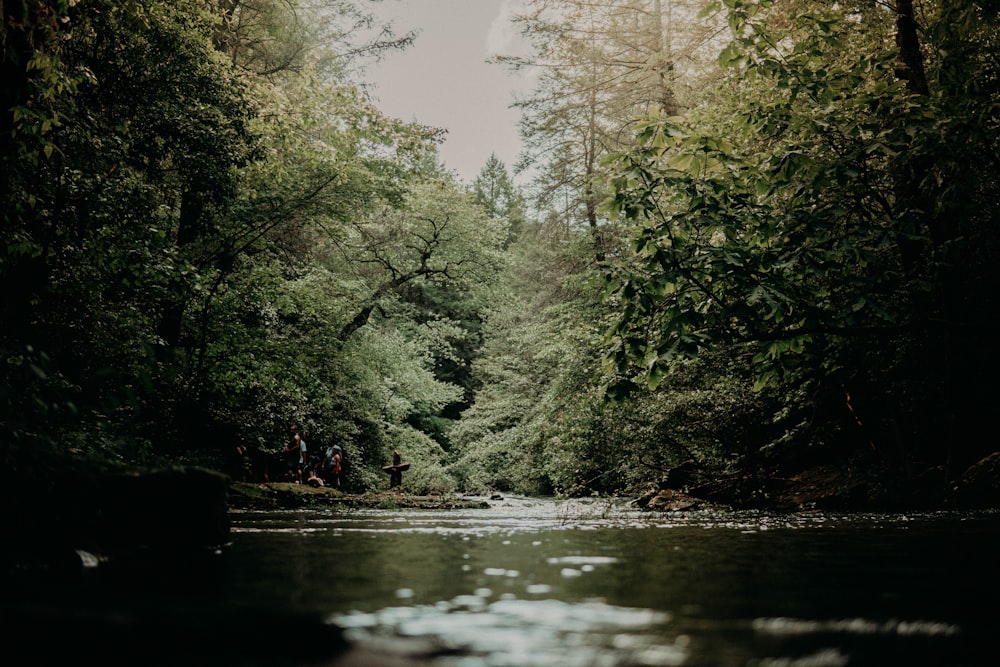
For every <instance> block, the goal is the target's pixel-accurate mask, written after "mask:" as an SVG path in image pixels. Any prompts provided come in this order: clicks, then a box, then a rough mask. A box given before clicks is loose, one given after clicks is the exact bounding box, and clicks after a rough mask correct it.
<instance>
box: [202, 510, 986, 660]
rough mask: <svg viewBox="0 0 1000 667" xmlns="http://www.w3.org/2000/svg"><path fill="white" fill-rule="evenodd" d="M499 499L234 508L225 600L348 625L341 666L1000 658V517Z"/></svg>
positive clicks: (221, 581)
mask: <svg viewBox="0 0 1000 667" xmlns="http://www.w3.org/2000/svg"><path fill="white" fill-rule="evenodd" d="M489 505H490V507H489V508H484V509H475V510H443V511H432V510H343V509H323V510H316V509H310V510H301V511H281V512H252V511H246V512H239V511H237V512H233V513H232V515H231V519H232V544H231V546H230V549H229V553H228V556H227V566H226V567H225V569H224V570H223V571H222V573H221V575H220V576H219V578H218V580H217V581H216V582H215V584H214V585H213V587H212V600H213V603H212V604H213V606H214V608H217V609H222V610H225V611H226V613H233V614H237V615H238V614H240V613H243V612H245V611H249V610H259V609H262V608H265V609H268V610H269V612H271V613H274V614H288V615H291V616H296V615H303V616H308V615H311V616H319V617H321V618H323V619H324V621H325V622H326V623H328V624H331V625H333V626H336V627H339V628H343V629H344V632H345V634H346V637H347V638H348V639H349V640H350V641H351V643H352V646H353V647H354V649H353V650H351V651H350V652H348V653H346V654H341V655H340V656H339V657H337V658H331V659H330V660H329V661H325V662H323V664H330V665H351V666H353V665H376V664H385V665H412V664H432V665H440V666H447V667H533V666H538V667H553V666H555V667H619V666H622V667H624V666H650V667H652V666H672V665H685V666H689V667H697V666H708V665H712V666H716V665H725V666H728V665H734V666H737V665H738V666H744V665H745V666H751V665H752V666H760V667H764V666H767V667H786V666H787V667H792V666H798V667H826V666H830V667H833V666H840V665H880V666H881V665H934V666H942V665H956V666H958V665H961V666H973V665H996V664H1000V624H998V622H997V618H998V610H1000V606H998V605H1000V567H998V566H1000V559H998V556H1000V546H998V539H997V538H998V535H1000V532H998V528H1000V515H998V514H995V513H979V514H952V513H940V514H939V513H934V514H911V515H896V514H872V515H849V516H841V515H835V514H824V513H820V512H810V513H801V514H791V515H789V514H781V515H769V514H764V513H752V512H748V513H720V512H707V511H704V512H687V513H677V514H658V513H648V512H643V511H640V510H636V509H634V508H631V507H630V506H628V505H626V504H624V503H615V502H611V501H606V500H600V499H589V500H570V501H555V500H535V499H525V498H507V499H503V500H495V501H489ZM283 640H284V639H283ZM288 641H290V642H294V641H308V639H302V638H299V639H294V640H293V639H288ZM293 662H294V661H292V660H291V659H289V662H288V664H293Z"/></svg>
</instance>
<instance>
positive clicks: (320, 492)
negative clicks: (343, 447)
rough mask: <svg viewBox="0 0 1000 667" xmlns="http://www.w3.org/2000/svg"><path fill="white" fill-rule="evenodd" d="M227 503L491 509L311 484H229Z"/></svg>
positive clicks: (451, 499) (441, 498)
mask: <svg viewBox="0 0 1000 667" xmlns="http://www.w3.org/2000/svg"><path fill="white" fill-rule="evenodd" d="M228 504H229V507H230V508H232V509H243V510H245V509H257V510H268V509H291V508H297V507H346V508H371V509H435V510H441V509H479V508H487V507H489V504H488V503H485V502H483V501H482V500H475V499H470V498H462V497H460V496H453V495H433V496H417V495H412V494H409V493H406V492H405V491H400V490H391V491H368V492H366V493H344V492H342V491H338V490H337V489H331V488H328V487H322V486H321V487H313V486H309V485H308V484H291V483H288V482H269V483H262V484H250V483H245V482H233V483H231V484H230V485H229V494H228Z"/></svg>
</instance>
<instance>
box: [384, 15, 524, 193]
mask: <svg viewBox="0 0 1000 667" xmlns="http://www.w3.org/2000/svg"><path fill="white" fill-rule="evenodd" d="M519 4H520V0H385V1H384V2H383V3H382V5H381V6H380V7H379V9H378V13H379V14H380V15H381V16H383V17H385V18H392V19H393V26H394V28H395V32H396V33H397V34H403V33H405V32H407V31H408V30H411V29H413V30H418V31H419V34H418V35H417V38H416V41H415V42H414V44H413V45H412V46H410V47H409V48H408V49H405V50H403V51H399V52H395V53H390V54H388V55H387V56H386V57H385V59H384V60H383V61H382V62H381V63H378V64H375V65H372V66H371V67H370V69H369V70H368V72H367V74H366V76H365V79H366V81H368V82H370V83H373V84H375V87H374V88H373V89H372V91H371V92H372V95H373V96H374V97H375V100H376V105H377V106H378V107H379V108H380V109H381V110H382V111H383V112H384V113H386V114H388V115H390V116H394V117H396V118H399V119H401V120H404V121H416V122H419V123H422V124H424V125H431V126H434V127H440V128H444V129H446V130H448V133H447V135H445V142H444V144H442V145H441V146H440V154H441V159H442V161H443V162H444V163H445V166H446V167H447V168H448V169H449V170H451V171H454V172H456V173H457V174H458V176H459V178H461V179H462V180H463V181H466V182H468V183H471V182H472V181H473V180H474V179H475V177H476V175H477V174H478V173H479V170H480V169H482V167H483V165H485V164H486V160H488V159H489V157H490V154H491V153H495V154H496V156H497V158H499V159H500V160H501V161H503V162H504V164H506V165H507V168H508V170H510V171H511V173H513V167H514V163H515V161H516V160H517V156H518V152H519V151H520V148H521V143H520V139H519V137H518V130H517V122H518V113H517V111H516V110H514V109H511V108H509V107H510V104H511V103H512V102H513V101H514V95H515V91H517V90H523V89H524V88H525V86H526V85H527V84H526V83H525V80H524V79H523V78H522V79H518V78H516V77H515V76H514V75H512V74H510V73H509V72H508V71H507V70H506V69H505V68H504V67H502V66H500V65H491V64H489V63H487V62H486V60H487V58H489V57H490V56H491V55H495V54H497V53H504V54H509V53H511V52H512V51H513V50H514V49H515V48H516V46H515V45H516V43H517V34H516V29H515V28H514V27H513V26H512V25H511V24H510V22H509V21H508V20H507V18H508V17H509V16H510V15H511V13H512V12H513V10H514V8H515V7H516V6H517V5H519Z"/></svg>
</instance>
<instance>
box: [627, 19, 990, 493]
mask: <svg viewBox="0 0 1000 667" xmlns="http://www.w3.org/2000/svg"><path fill="white" fill-rule="evenodd" d="M725 4H726V7H727V12H728V20H729V22H730V25H731V26H732V28H733V33H734V36H735V39H734V42H733V44H732V45H730V46H729V47H727V48H726V49H725V50H723V52H722V54H721V56H720V62H721V63H722V64H724V65H728V66H730V67H731V68H732V69H731V78H730V80H729V82H728V83H727V87H729V88H731V89H732V91H733V93H734V94H733V96H732V97H730V98H729V101H728V103H727V104H725V105H723V106H722V107H721V108H715V109H711V108H706V109H705V110H704V111H700V112H698V113H692V114H691V115H690V116H689V118H688V119H687V121H686V122H679V121H678V120H676V119H673V120H672V119H665V118H655V119H652V120H650V121H649V122H647V123H646V124H645V125H642V126H640V128H639V133H638V136H637V142H636V146H635V147H634V148H633V149H632V150H630V151H629V152H628V153H627V154H625V155H624V156H622V158H621V159H620V160H619V161H618V165H617V169H616V172H615V175H614V177H613V188H614V193H615V194H614V198H613V210H614V211H615V212H618V213H620V214H622V215H624V216H625V218H626V219H628V220H630V221H631V222H632V224H633V227H632V233H631V236H632V244H633V249H634V255H633V261H632V262H631V263H630V265H629V266H626V267H622V268H621V269H615V270H612V271H611V272H610V274H609V281H610V282H609V287H610V294H611V297H612V299H613V300H614V303H616V304H618V305H619V307H620V308H621V317H620V318H619V321H618V324H617V325H616V326H615V327H614V328H613V331H612V348H611V356H612V358H613V359H614V361H615V363H616V364H617V368H618V371H619V372H620V373H622V375H623V376H624V378H625V381H624V382H623V383H621V384H619V385H617V386H616V387H614V388H613V390H612V393H613V394H619V392H620V391H621V390H626V389H627V388H628V387H629V385H630V383H631V381H632V380H635V379H639V378H641V379H642V381H643V382H644V383H645V384H646V385H647V386H649V387H656V386H657V385H658V384H659V383H660V382H661V381H663V379H664V378H665V377H669V375H670V374H671V373H673V372H674V369H675V364H676V363H677V362H676V360H677V359H682V358H685V357H690V356H692V355H698V354H702V353H704V352H705V351H716V352H720V351H721V352H724V353H727V354H729V355H731V356H732V357H733V358H734V359H735V358H740V357H743V356H745V355H747V354H752V355H753V367H754V368H755V370H756V373H757V378H758V386H771V387H775V388H777V389H779V390H780V391H782V392H783V393H784V394H785V396H786V405H785V410H784V411H783V413H782V419H783V420H784V422H783V423H784V425H785V429H786V433H785V434H784V435H779V436H778V437H771V438H768V437H764V438H762V439H761V440H760V441H759V442H758V444H757V446H755V448H754V450H755V451H757V450H758V449H760V448H762V447H767V446H769V445H775V444H778V443H786V442H787V443H791V444H794V445H795V447H797V448H800V449H804V448H807V447H808V446H809V445H813V446H815V445H816V444H817V443H818V444H823V443H826V444H827V445H830V446H836V447H837V448H838V451H839V452H841V453H848V454H850V453H857V452H864V451H869V452H871V451H874V452H875V453H877V454H878V455H879V457H880V459H881V460H882V461H883V462H885V463H888V464H889V465H891V466H892V467H894V468H896V469H898V470H900V471H901V472H902V473H903V474H904V475H905V474H906V471H907V470H909V466H910V465H911V464H912V463H914V462H916V461H923V462H931V463H932V464H943V465H957V466H958V467H959V468H961V467H962V466H964V465H966V464H968V463H970V462H971V461H973V460H975V459H976V457H978V456H979V455H981V454H982V453H983V448H981V447H978V446H975V445H972V444H970V443H972V442H974V438H972V437H971V429H974V428H978V426H974V425H975V424H977V423H978V422H979V418H978V417H977V416H976V415H977V414H980V412H979V411H980V410H981V407H982V402H981V399H980V398H979V394H978V392H976V391H970V389H971V387H974V386H978V385H979V384H980V382H981V381H982V380H983V378H984V375H983V374H984V373H986V374H990V373H992V372H993V371H992V370H991V365H990V364H983V363H982V357H981V355H979V354H978V353H975V352H973V351H974V350H977V349H981V345H982V344H983V343H985V340H986V339H985V337H984V336H986V335H987V334H986V331H987V330H988V328H987V326H988V325H986V321H987V317H988V315H987V313H988V312H989V311H990V310H991V309H992V308H993V298H992V297H991V296H990V294H989V292H988V291H983V290H982V287H983V286H985V285H995V284H996V278H997V276H996V272H995V270H993V269H992V268H991V265H992V264H991V262H990V261H989V260H988V259H987V257H988V256H990V255H991V254H992V253H993V252H994V250H995V248H996V242H997V237H996V235H995V234H994V233H993V232H992V231H990V230H991V229H993V228H994V225H993V221H994V218H995V215H996V208H995V204H994V200H993V199H991V195H989V194H988V193H992V192H994V191H995V188H996V185H997V182H996V179H995V178H994V175H993V173H992V170H984V169H979V168H976V167H973V168H971V169H970V168H968V165H970V164H971V163H972V160H971V156H972V155H975V154H981V153H982V151H984V150H985V151H986V154H990V155H992V154H994V153H995V145H996V138H995V136H991V135H990V132H989V130H988V121H986V116H984V114H983V110H984V109H985V108H986V107H988V106H989V105H990V104H992V103H993V102H992V100H995V92H994V91H995V90H996V87H995V83H996V75H995V72H996V70H995V69H994V68H993V67H992V66H991V64H990V63H991V62H992V56H991V55H988V54H990V53H992V52H991V50H990V49H991V45H992V44H993V43H994V41H995V39H996V35H997V31H996V28H997V25H996V22H995V17H994V16H992V14H989V13H988V12H984V11H983V10H982V8H981V7H979V6H977V5H976V4H975V3H970V4H968V5H966V6H963V7H961V8H958V7H956V6H954V5H952V4H949V3H936V2H926V3H920V6H921V9H922V10H923V11H922V13H920V14H919V16H922V17H923V19H922V20H923V21H925V23H924V25H922V26H921V28H922V29H921V30H920V31H919V34H923V35H925V37H924V40H925V42H924V43H919V42H918V43H915V42H914V41H913V40H915V39H916V37H917V34H918V33H917V32H916V31H915V30H914V29H913V28H914V26H915V25H916V24H915V23H914V22H915V21H916V20H917V16H918V15H917V14H915V13H914V12H913V11H912V9H913V7H912V5H910V4H909V3H899V4H898V5H897V6H896V7H895V8H893V9H892V13H891V14H887V10H886V9H885V8H881V7H876V6H873V5H871V6H870V5H868V4H865V3H858V4H857V5H856V6H848V7H843V8H840V9H836V8H829V7H823V6H821V5H819V4H816V3H797V4H796V5H795V7H794V8H792V7H786V6H784V5H781V4H773V5H772V3H744V2H739V1H737V0H733V1H729V2H726V3H725ZM887 18H888V19H897V20H896V21H894V22H887V21H886V19H887ZM887 28H888V29H891V30H892V32H891V33H890V32H888V31H887ZM893 37H895V40H896V43H897V44H899V48H897V49H887V48H886V44H887V43H891V41H892V38H893ZM959 44H961V46H959ZM955 49H958V52H957V53H958V54H959V55H956V51H955ZM923 54H942V55H943V57H942V58H941V59H938V58H930V59H927V58H926V56H924V55H923ZM921 59H923V63H922V65H921V63H920V60H921ZM921 68H922V69H923V71H924V75H923V76H920V74H919V70H920V69H921ZM923 78H926V81H927V88H926V89H924V86H923V84H922V83H921V80H922V79H923ZM963 156H964V157H963ZM962 163H965V164H966V166H967V167H966V168H965V169H961V168H959V166H958V165H959V164H962ZM945 221H947V222H945ZM973 239H975V240H974V241H973ZM959 257H961V258H962V259H959ZM959 348H961V349H963V350H968V351H970V354H960V353H957V349H959ZM974 359H975V360H974ZM802 387H804V388H807V392H808V393H807V394H803V393H801V392H798V393H797V392H796V389H797V388H802ZM807 415H808V419H807V418H806V416H807ZM958 415H961V417H959V418H957V419H956V417H957V416H958ZM797 425H808V429H804V428H800V427H799V426H797Z"/></svg>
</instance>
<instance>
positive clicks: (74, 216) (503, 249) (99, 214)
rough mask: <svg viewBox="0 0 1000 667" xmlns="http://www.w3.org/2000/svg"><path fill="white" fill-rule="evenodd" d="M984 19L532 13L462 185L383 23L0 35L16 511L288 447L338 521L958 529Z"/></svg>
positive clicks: (346, 5) (144, 17)
mask: <svg viewBox="0 0 1000 667" xmlns="http://www.w3.org/2000/svg"><path fill="white" fill-rule="evenodd" d="M998 12H1000V3H998V2H996V0H981V1H979V2H971V1H962V0H853V1H851V0H848V1H845V2H836V3H832V2H828V1H826V0H723V1H722V2H718V1H717V2H707V1H705V0H702V1H699V0H624V1H614V2H612V1H611V0H599V1H596V2H595V1H593V0H587V1H586V2H584V1H583V0H528V1H526V2H525V3H524V10H523V12H522V13H521V14H520V15H518V16H517V18H516V23H517V27H518V28H519V29H520V31H521V34H522V35H523V36H524V38H525V40H526V42H527V43H528V44H529V45H530V51H529V52H527V53H526V54H519V55H502V54H501V55H498V56H497V57H496V58H495V66H496V67H506V68H510V69H511V70H512V71H522V70H526V71H531V72H532V73H533V75H534V77H535V81H537V85H536V87H535V88H534V89H533V91H532V92H531V94H529V95H526V96H525V97H524V98H522V99H517V100H512V104H513V105H515V106H516V107H517V108H518V109H519V110H520V113H521V126H520V130H521V136H522V138H523V142H524V146H525V150H524V153H523V155H522V156H521V158H520V159H519V160H518V162H517V164H514V165H509V166H508V165H505V164H503V163H502V162H501V161H499V160H497V159H495V158H493V159H491V160H489V161H488V162H487V163H486V164H484V165H483V168H482V170H481V172H480V174H479V176H478V177H477V178H476V179H475V180H474V182H472V183H467V182H463V181H461V180H460V179H459V178H457V177H456V175H455V174H454V173H453V172H451V171H449V169H448V167H447V165H446V164H443V163H442V161H441V159H440V156H439V154H438V151H437V147H438V145H439V143H440V141H441V140H442V136H443V134H442V132H443V131H444V129H445V128H433V127H425V126H422V125H419V124H416V123H413V122H403V121H401V120H399V119H395V118H392V117H389V116H387V115H386V114H384V113H383V112H381V111H380V110H379V108H378V104H377V102H376V101H375V100H374V98H373V96H372V95H371V94H370V92H369V89H368V87H367V85H366V80H365V68H366V66H369V65H371V64H372V63H374V62H377V61H378V59H380V58H383V57H385V56H387V55H388V54H391V53H393V52H396V51H399V50H405V49H406V48H407V47H408V46H409V45H410V44H411V43H412V42H413V40H414V39H415V38H417V35H416V34H414V33H408V32H404V33H402V34H400V33H398V32H396V30H395V28H394V26H393V25H391V24H389V25H383V24H381V23H380V22H379V21H378V20H376V18H375V17H376V14H375V13H374V12H373V7H372V3H371V2H370V1H366V0H143V1H142V2H138V1H137V0H26V1H23V2H15V3H6V2H5V3H3V13H4V16H3V19H4V21H3V26H2V28H0V30H2V33H0V34H2V47H3V53H2V63H0V66H2V75H3V81H4V85H3V88H2V97H3V100H2V102H3V103H2V105H0V161H2V179H0V210H2V215H3V223H2V227H0V286H2V291H3V296H2V302H0V322H2V325H0V361H2V366H0V452H2V453H3V461H2V462H0V463H2V465H3V467H4V469H5V474H12V475H27V474H33V473H37V472H39V471H45V470H46V469H47V466H49V465H59V464H57V463H56V464H53V463H51V461H53V460H57V461H58V460H64V459H63V458H57V459H54V458H52V457H53V456H55V455H58V456H60V457H65V456H69V457H71V458H73V459H75V460H87V461H95V462H103V463H106V464H109V465H110V464H114V465H125V466H136V467H143V466H157V465H163V464H176V463H183V464H192V465H197V466H206V467H210V468H217V469H221V470H226V469H227V468H226V466H228V465H229V457H230V456H231V452H232V451H233V448H234V447H235V446H236V445H237V444H238V443H244V444H246V445H248V446H249V447H251V449H252V450H253V451H255V452H256V455H257V456H260V457H263V456H267V455H273V454H277V453H278V452H279V451H280V450H281V448H282V447H283V445H284V439H285V437H286V434H287V432H288V426H289V424H291V423H294V424H297V425H298V426H299V427H300V428H301V430H302V432H303V434H304V437H305V439H306V440H307V442H308V443H309V446H310V447H320V446H325V445H328V444H336V445H339V446H341V447H342V448H343V450H344V452H345V457H344V463H345V469H344V475H343V483H344V488H345V490H348V491H354V492H361V491H367V490H372V489H380V488H385V487H387V486H388V484H389V478H388V476H387V475H385V474H384V472H383V471H382V466H385V465H387V464H388V463H389V462H390V460H391V458H392V452H393V451H394V450H399V451H400V452H402V453H403V455H404V458H405V459H406V460H407V461H409V462H411V464H412V467H411V468H410V470H409V471H408V473H407V476H406V484H407V487H408V489H409V490H411V491H414V492H416V493H428V494H429V493H451V492H470V493H471V492H475V493H482V492H491V491H502V492H516V493H523V494H567V495H583V494H586V495H590V494H618V493H634V492H636V491H637V490H639V489H642V488H644V485H646V484H648V483H650V482H655V481H657V480H661V479H663V478H664V477H665V476H667V475H669V474H670V473H671V472H672V471H677V470H684V471H685V472H686V474H688V475H690V476H691V478H692V479H694V480H697V481H699V482H700V483H706V484H707V483H716V484H720V483H728V484H732V485H735V486H737V487H738V488H739V489H740V492H741V493H744V494H748V496H753V494H758V493H761V494H762V493H765V490H766V489H765V486H764V480H766V479H768V478H769V477H774V476H780V475H787V474H790V471H794V470H798V469H802V468H804V467H808V466H812V465H816V464H818V463H824V462H834V463H836V464H837V465H840V466H847V467H850V468H851V469H854V470H858V471H863V472H864V474H865V475H868V476H870V477H871V478H873V479H877V480H878V484H881V485H884V486H885V487H887V488H891V487H900V488H903V487H906V488H917V485H918V484H919V485H921V486H919V488H921V489H925V490H926V491H927V493H928V494H931V495H933V494H935V493H940V492H942V491H943V490H944V489H945V488H947V486H948V485H949V484H950V483H951V482H952V481H953V480H954V479H956V478H957V477H958V476H959V475H960V474H961V473H962V472H963V471H964V470H965V469H966V468H967V467H968V466H970V465H971V464H973V463H975V462H976V461H978V460H980V459H981V458H982V457H984V456H985V455H987V454H990V453H991V452H993V451H994V450H995V449H996V445H995V438H994V437H993V436H992V435H983V434H991V433H992V432H993V424H992V417H991V415H992V408H993V407H994V404H995V398H996V395H997V392H996V390H995V389H994V382H995V379H996V378H997V377H1000V362H998V358H997V355H994V354H993V353H992V352H991V351H990V350H991V347H992V345H993V344H995V342H996V340H997V324H996V312H997V308H998V304H997V298H998V294H1000V291H998V288H1000V263H998V261H997V260H998V250H1000V226H997V225H998V222H1000V220H998V213H1000V133H998V123H1000V111H998V110H1000V15H998ZM519 174H531V179H530V182H528V183H527V184H526V185H517V184H516V183H517V182H518V181H517V178H516V176H517V175H519Z"/></svg>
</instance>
